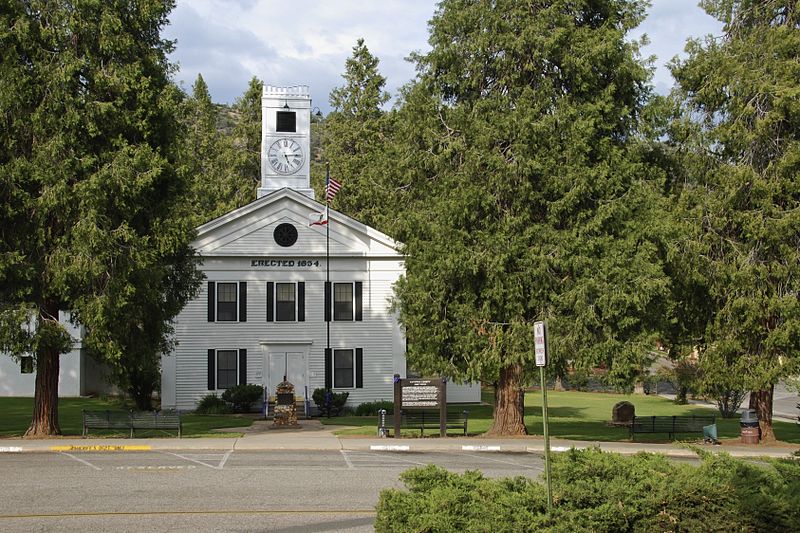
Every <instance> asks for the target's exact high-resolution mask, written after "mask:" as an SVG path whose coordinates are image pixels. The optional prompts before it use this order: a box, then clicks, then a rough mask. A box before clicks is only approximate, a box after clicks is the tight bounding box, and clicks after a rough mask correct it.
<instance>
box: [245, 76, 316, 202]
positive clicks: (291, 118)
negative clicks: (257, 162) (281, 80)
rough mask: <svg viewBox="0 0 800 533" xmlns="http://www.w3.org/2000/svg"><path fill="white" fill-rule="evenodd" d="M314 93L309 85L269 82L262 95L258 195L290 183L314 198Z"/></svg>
mask: <svg viewBox="0 0 800 533" xmlns="http://www.w3.org/2000/svg"><path fill="white" fill-rule="evenodd" d="M310 145H311V95H310V93H309V91H308V86H307V85H295V86H294V87H274V86H272V85H265V86H264V90H263V92H262V95H261V187H259V188H258V197H259V198H261V197H262V196H266V195H267V194H269V193H271V192H274V191H277V190H279V189H282V188H284V187H289V188H291V189H295V190H296V191H297V192H300V193H302V194H305V195H306V196H308V197H309V198H311V199H312V200H313V199H314V190H313V189H312V188H311V180H310V172H309V169H310V166H309V156H310V154H309V148H310Z"/></svg>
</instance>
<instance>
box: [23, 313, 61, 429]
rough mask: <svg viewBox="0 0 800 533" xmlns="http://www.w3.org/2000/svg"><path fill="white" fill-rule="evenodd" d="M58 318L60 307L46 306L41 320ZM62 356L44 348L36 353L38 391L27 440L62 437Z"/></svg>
mask: <svg viewBox="0 0 800 533" xmlns="http://www.w3.org/2000/svg"><path fill="white" fill-rule="evenodd" d="M54 316H55V317H56V319H57V317H58V306H57V305H54V304H52V303H47V304H45V309H43V310H42V311H41V313H40V317H39V320H40V321H44V320H52V317H54ZM60 357H61V354H60V353H58V350H57V349H54V348H50V347H42V348H40V349H39V351H38V352H37V353H36V390H35V392H34V397H33V418H32V419H31V425H30V427H29V428H28V431H26V432H25V435H24V436H25V438H32V439H36V438H45V437H50V436H53V435H61V427H60V426H59V425H58V373H59V365H60V362H61V361H60Z"/></svg>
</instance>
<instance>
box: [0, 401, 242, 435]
mask: <svg viewBox="0 0 800 533" xmlns="http://www.w3.org/2000/svg"><path fill="white" fill-rule="evenodd" d="M83 409H86V410H96V411H100V410H103V409H130V407H129V406H127V405H126V404H124V403H121V402H120V401H118V400H102V399H99V398H60V399H59V401H58V420H59V422H60V424H61V432H62V433H63V434H64V436H72V437H74V436H80V435H81V432H82V431H83V418H82V416H81V410H83ZM32 413H33V398H0V437H21V436H22V435H23V433H25V430H26V429H28V426H29V425H30V423H31V415H32ZM181 418H182V421H183V432H182V435H183V436H184V437H233V436H241V433H235V432H234V433H223V432H218V431H212V430H214V429H224V428H241V427H248V426H250V424H252V423H253V417H252V416H250V417H248V416H234V415H222V416H217V415H194V414H185V415H183V416H182V417H181ZM176 433H177V432H175V431H155V430H154V431H137V432H136V436H137V437H159V436H164V437H172V436H175V435H176ZM128 435H129V434H128V433H127V432H119V431H116V432H114V431H98V430H93V431H91V432H90V433H89V436H90V437H114V436H117V437H119V436H122V437H127V436H128Z"/></svg>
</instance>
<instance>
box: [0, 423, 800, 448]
mask: <svg viewBox="0 0 800 533" xmlns="http://www.w3.org/2000/svg"><path fill="white" fill-rule="evenodd" d="M270 424H271V423H270V422H269V421H263V420H257V421H255V422H254V423H253V426H251V427H249V428H240V429H238V430H237V429H235V428H229V429H227V430H226V431H231V430H233V431H242V432H243V433H244V436H242V437H239V438H197V439H195V438H183V439H178V438H156V439H136V438H134V439H123V438H114V439H106V438H96V439H93V438H87V439H82V438H62V439H45V440H26V439H0V453H2V452H6V453H9V452H53V451H144V450H157V451H158V450H215V451H218V450H222V451H228V450H243V451H244V450H246V451H258V450H261V451H267V450H269V451H275V450H305V451H339V450H349V451H382V452H412V453H413V452H448V453H455V452H458V453H461V452H464V453H475V452H517V453H528V452H531V453H542V452H543V451H544V439H543V438H542V437H541V436H528V437H517V438H503V439H491V438H482V437H447V438H444V439H443V438H435V437H434V438H405V439H382V438H377V437H375V438H364V437H350V436H345V437H338V436H336V435H334V434H333V432H334V431H337V430H339V429H341V428H342V426H335V427H332V426H324V425H322V424H321V423H320V422H319V421H317V420H303V421H301V426H300V428H299V429H296V430H293V429H280V430H275V429H269V426H270ZM594 446H596V447H599V448H600V449H602V450H604V451H608V452H615V453H621V454H635V453H638V452H650V453H662V454H665V455H667V456H670V457H694V456H695V453H694V452H693V451H692V450H691V449H689V448H688V447H687V446H685V445H683V444H680V443H659V444H649V443H639V442H587V441H573V440H565V439H551V440H550V448H551V450H552V451H553V452H556V453H558V452H563V451H567V450H569V449H570V448H573V447H574V448H579V449H581V448H588V447H594ZM696 447H698V448H700V449H702V450H707V451H710V452H713V453H720V452H725V453H729V454H730V455H732V456H734V457H789V456H791V455H792V454H793V453H794V452H795V451H797V450H798V449H800V446H786V445H781V446H777V445H776V446H764V445H756V446H752V445H750V446H748V445H744V444H738V443H728V442H726V443H723V444H722V445H720V446H711V445H708V444H706V445H703V444H698V445H696Z"/></svg>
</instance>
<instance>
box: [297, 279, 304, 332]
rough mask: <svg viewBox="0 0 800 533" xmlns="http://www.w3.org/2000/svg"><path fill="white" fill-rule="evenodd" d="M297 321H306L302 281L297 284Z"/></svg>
mask: <svg viewBox="0 0 800 533" xmlns="http://www.w3.org/2000/svg"><path fill="white" fill-rule="evenodd" d="M297 321H298V322H305V321H306V284H305V283H303V282H302V281H300V282H298V283H297Z"/></svg>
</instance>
